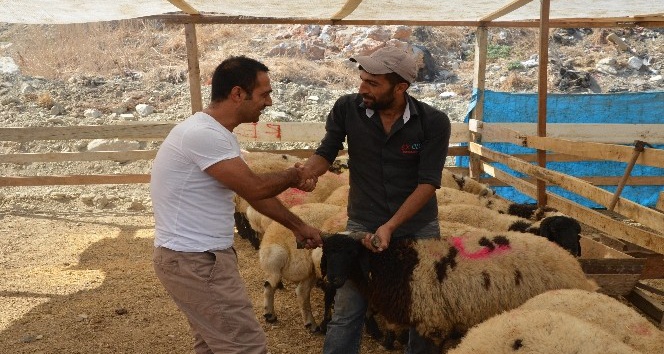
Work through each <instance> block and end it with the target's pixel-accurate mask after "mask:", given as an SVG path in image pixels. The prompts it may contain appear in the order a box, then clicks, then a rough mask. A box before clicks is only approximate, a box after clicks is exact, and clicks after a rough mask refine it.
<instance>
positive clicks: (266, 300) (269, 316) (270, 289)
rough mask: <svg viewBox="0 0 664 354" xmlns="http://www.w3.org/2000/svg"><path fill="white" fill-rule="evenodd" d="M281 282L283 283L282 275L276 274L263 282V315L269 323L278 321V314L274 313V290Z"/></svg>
mask: <svg viewBox="0 0 664 354" xmlns="http://www.w3.org/2000/svg"><path fill="white" fill-rule="evenodd" d="M279 284H281V277H280V276H278V275H274V274H273V275H271V276H269V277H268V279H267V280H266V281H265V283H264V284H263V309H264V311H265V312H264V314H263V317H265V322H267V323H274V322H277V315H276V314H275V313H274V292H275V291H276V290H277V287H278V286H279Z"/></svg>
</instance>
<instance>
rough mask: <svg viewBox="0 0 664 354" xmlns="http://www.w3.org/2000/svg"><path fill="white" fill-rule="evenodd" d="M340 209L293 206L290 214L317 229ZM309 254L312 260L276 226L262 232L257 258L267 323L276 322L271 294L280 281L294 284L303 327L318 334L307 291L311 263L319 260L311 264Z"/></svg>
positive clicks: (313, 279) (320, 205)
mask: <svg viewBox="0 0 664 354" xmlns="http://www.w3.org/2000/svg"><path fill="white" fill-rule="evenodd" d="M342 209H343V207H340V206H338V205H328V204H323V203H309V204H302V205H297V206H294V207H292V208H291V209H290V210H291V211H292V212H293V213H294V214H295V215H297V216H299V217H300V219H302V220H303V221H304V222H306V223H307V224H310V225H312V226H314V227H319V228H321V227H322V225H323V223H324V221H325V220H326V219H328V218H329V217H330V215H336V214H338V213H339V212H341V211H342ZM323 230H324V229H323ZM312 253H313V254H314V256H315V253H314V252H313V251H312V250H308V249H299V248H297V244H296V242H295V236H294V235H293V233H292V232H291V231H290V230H289V229H288V228H286V227H285V226H283V225H281V224H279V223H276V222H273V223H271V224H270V225H269V226H268V227H267V229H266V230H265V234H264V235H263V239H262V241H261V246H260V249H259V250H258V256H259V264H260V266H261V269H263V271H264V272H265V276H266V281H265V284H264V289H263V290H264V294H263V295H264V309H265V314H264V317H265V320H266V321H267V322H270V323H271V322H275V321H277V316H276V314H275V311H274V292H275V290H276V289H277V287H278V284H279V283H280V282H281V280H282V279H283V280H288V281H292V282H295V283H297V287H296V289H295V293H296V295H297V302H298V306H299V307H300V312H301V314H302V318H303V320H304V325H305V327H306V328H308V329H309V330H310V331H311V332H317V331H319V329H320V328H319V327H318V325H317V323H316V321H315V320H314V317H313V314H312V312H311V289H312V288H313V286H314V285H315V284H316V280H317V275H316V273H317V272H316V266H315V263H319V264H320V260H319V259H318V260H315V259H314V258H313V257H314V256H312Z"/></svg>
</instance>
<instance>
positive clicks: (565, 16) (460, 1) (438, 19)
mask: <svg viewBox="0 0 664 354" xmlns="http://www.w3.org/2000/svg"><path fill="white" fill-rule="evenodd" d="M174 14H179V16H182V17H184V16H188V15H185V14H195V15H196V16H188V17H187V18H192V17H197V18H198V19H199V20H200V19H201V18H205V17H210V16H212V17H214V16H217V18H224V19H225V21H221V22H242V20H245V21H246V20H247V19H248V18H249V19H262V20H269V21H267V22H273V23H276V22H280V21H283V22H285V23H287V22H288V21H299V22H318V23H339V24H343V23H350V24H352V23H354V22H355V23H359V22H362V23H367V24H384V23H399V22H408V23H418V22H422V23H423V24H426V23H427V22H429V24H433V25H473V24H480V22H485V21H492V20H494V21H500V22H501V23H504V24H505V26H508V25H509V23H510V22H511V23H523V22H527V21H531V22H532V21H537V20H538V19H539V18H540V2H539V1H530V0H512V1H510V0H320V1H311V0H110V1H109V0H57V1H54V0H0V22H9V23H26V24H64V23H83V22H100V21H112V20H123V19H131V18H140V17H150V16H162V15H168V16H171V15H174ZM549 18H550V21H551V22H552V23H553V24H555V23H556V21H559V22H560V23H582V22H587V23H597V22H606V21H613V23H614V24H619V23H620V22H632V23H633V22H638V23H641V22H643V23H649V22H650V25H652V23H653V22H654V23H655V25H658V23H659V25H661V24H662V23H664V1H662V0H622V1H621V0H584V1H579V0H551V1H550V15H549ZM230 19H235V20H236V21H231V20H230ZM182 21H185V20H182ZM197 22H203V21H197ZM208 22H213V21H208Z"/></svg>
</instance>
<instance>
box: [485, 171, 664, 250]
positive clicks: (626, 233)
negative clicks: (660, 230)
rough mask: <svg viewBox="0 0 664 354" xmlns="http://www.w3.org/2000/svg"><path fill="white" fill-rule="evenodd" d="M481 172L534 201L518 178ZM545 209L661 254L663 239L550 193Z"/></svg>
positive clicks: (532, 192)
mask: <svg viewBox="0 0 664 354" xmlns="http://www.w3.org/2000/svg"><path fill="white" fill-rule="evenodd" d="M482 167H483V169H484V172H486V173H487V174H489V175H491V176H493V177H495V178H497V179H499V180H501V181H503V182H505V183H507V184H509V185H511V186H513V187H514V188H516V189H517V190H519V191H520V192H522V193H524V194H526V195H528V196H530V197H531V198H534V197H535V196H536V193H537V189H536V187H535V186H534V185H533V184H531V183H528V182H526V181H524V180H522V179H520V178H518V177H515V176H512V175H510V174H508V173H506V172H504V171H501V170H499V169H496V168H494V167H493V166H491V165H489V164H486V163H485V164H484V165H483V166H482ZM547 200H548V202H549V203H548V205H549V206H551V207H553V208H555V209H557V210H558V211H560V212H561V213H563V214H565V215H568V216H571V217H573V218H576V219H577V220H579V221H580V222H582V223H584V224H586V225H588V226H591V227H594V228H596V229H598V230H600V231H602V232H604V233H606V234H607V235H610V236H611V237H614V238H618V239H623V240H625V241H628V242H631V243H633V244H636V245H638V246H641V247H643V248H647V249H649V250H651V251H655V252H657V253H661V254H664V236H662V235H658V234H655V233H653V232H650V231H646V230H643V229H640V228H637V227H633V226H630V225H627V224H625V223H623V222H621V221H617V220H614V219H612V218H611V217H609V216H606V215H604V214H602V213H599V212H597V211H594V210H592V209H590V208H587V207H584V206H583V205H580V204H578V203H575V202H572V201H570V200H567V199H565V198H562V197H560V196H557V195H555V194H553V193H548V198H547Z"/></svg>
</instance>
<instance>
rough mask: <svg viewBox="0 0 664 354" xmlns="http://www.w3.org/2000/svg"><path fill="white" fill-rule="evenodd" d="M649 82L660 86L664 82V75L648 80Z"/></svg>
mask: <svg viewBox="0 0 664 354" xmlns="http://www.w3.org/2000/svg"><path fill="white" fill-rule="evenodd" d="M648 81H649V82H650V83H651V84H653V85H659V84H661V83H662V82H664V77H662V75H655V76H653V77H651V78H650V79H648Z"/></svg>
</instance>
